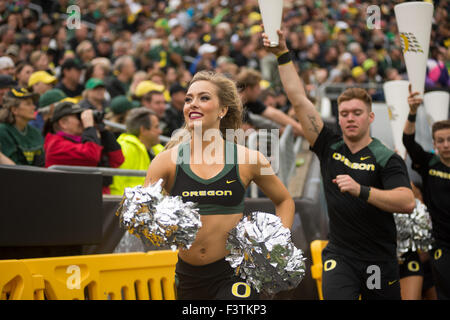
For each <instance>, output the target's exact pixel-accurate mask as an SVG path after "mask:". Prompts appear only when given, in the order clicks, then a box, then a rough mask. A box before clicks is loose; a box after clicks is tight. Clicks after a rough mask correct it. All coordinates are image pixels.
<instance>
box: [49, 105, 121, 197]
mask: <svg viewBox="0 0 450 320" xmlns="http://www.w3.org/2000/svg"><path fill="white" fill-rule="evenodd" d="M49 121H50V124H51V127H50V132H48V133H47V134H46V136H45V142H44V150H45V166H46V167H50V166H52V165H70V166H92V167H96V166H99V167H111V168H117V167H119V166H120V165H121V164H122V162H123V161H124V157H123V153H122V150H121V147H120V145H119V144H118V143H117V141H116V139H115V137H114V135H113V134H112V133H111V132H110V131H108V130H106V129H105V125H104V124H103V118H102V117H99V116H97V117H96V116H95V114H94V110H91V109H89V110H85V109H83V108H81V107H80V106H79V105H78V104H74V103H72V102H68V101H66V102H61V103H59V104H57V105H56V107H55V110H54V112H53V116H52V118H51V119H50V120H49ZM111 183H112V178H111V177H103V193H104V194H109V193H110V190H109V185H110V184H111Z"/></svg>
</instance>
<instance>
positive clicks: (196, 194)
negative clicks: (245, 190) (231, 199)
mask: <svg viewBox="0 0 450 320" xmlns="http://www.w3.org/2000/svg"><path fill="white" fill-rule="evenodd" d="M181 195H182V196H183V197H208V196H209V197H214V196H219V197H222V196H232V195H233V192H232V191H231V190H208V191H206V190H200V191H183V193H182V194H181Z"/></svg>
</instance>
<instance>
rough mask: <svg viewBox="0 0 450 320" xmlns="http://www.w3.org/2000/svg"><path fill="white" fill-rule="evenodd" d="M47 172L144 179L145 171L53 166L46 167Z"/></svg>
mask: <svg viewBox="0 0 450 320" xmlns="http://www.w3.org/2000/svg"><path fill="white" fill-rule="evenodd" d="M48 169H49V170H59V171H67V172H77V173H100V174H101V175H103V176H110V177H112V176H125V177H145V176H146V175H147V171H145V170H131V169H114V168H106V167H83V166H60V165H54V166H50V167H48Z"/></svg>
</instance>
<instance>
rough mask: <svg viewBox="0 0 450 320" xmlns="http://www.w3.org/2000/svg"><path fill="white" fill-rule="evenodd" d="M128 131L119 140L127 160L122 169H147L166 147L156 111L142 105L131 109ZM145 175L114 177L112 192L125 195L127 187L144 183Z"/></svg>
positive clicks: (126, 121)
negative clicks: (161, 141) (162, 139)
mask: <svg viewBox="0 0 450 320" xmlns="http://www.w3.org/2000/svg"><path fill="white" fill-rule="evenodd" d="M125 123H126V127H127V132H126V133H122V134H121V135H120V137H119V138H118V139H117V142H118V143H119V144H120V146H121V147H122V152H123V154H124V157H125V161H124V162H123V163H122V164H121V166H120V169H132V170H147V169H148V167H149V165H150V162H151V161H152V160H153V158H154V157H155V156H156V155H157V154H159V153H160V152H161V151H162V150H163V149H164V147H163V146H162V145H161V144H160V143H159V135H160V134H161V129H160V128H159V120H158V117H157V116H156V114H155V113H154V112H152V111H151V110H149V109H147V108H144V107H141V108H136V109H132V110H130V111H129V113H128V115H127V117H126V120H125ZM144 181H145V177H123V176H115V177H113V183H112V185H111V194H116V195H123V192H124V189H125V188H126V187H135V186H138V185H143V184H144Z"/></svg>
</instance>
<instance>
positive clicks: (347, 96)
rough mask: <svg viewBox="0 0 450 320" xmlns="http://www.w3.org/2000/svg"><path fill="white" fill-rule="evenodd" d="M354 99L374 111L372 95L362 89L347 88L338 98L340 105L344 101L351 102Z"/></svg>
mask: <svg viewBox="0 0 450 320" xmlns="http://www.w3.org/2000/svg"><path fill="white" fill-rule="evenodd" d="M352 99H358V100H361V101H362V102H364V104H365V105H366V106H367V107H368V108H369V111H372V97H371V96H370V94H369V93H368V92H367V91H366V90H364V89H361V88H347V89H345V90H344V92H342V93H341V94H340V96H339V97H338V100H337V101H338V105H340V104H341V103H342V102H344V101H349V100H352Z"/></svg>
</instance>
